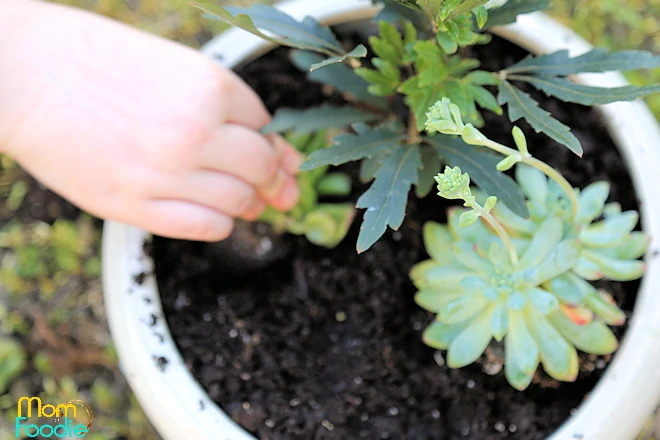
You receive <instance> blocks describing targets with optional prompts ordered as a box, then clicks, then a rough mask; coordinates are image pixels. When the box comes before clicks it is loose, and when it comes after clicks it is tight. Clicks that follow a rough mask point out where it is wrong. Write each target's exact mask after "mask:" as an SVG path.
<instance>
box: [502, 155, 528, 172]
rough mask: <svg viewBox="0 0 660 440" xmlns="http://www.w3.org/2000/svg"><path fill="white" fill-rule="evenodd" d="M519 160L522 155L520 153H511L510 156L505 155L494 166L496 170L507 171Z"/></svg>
mask: <svg viewBox="0 0 660 440" xmlns="http://www.w3.org/2000/svg"><path fill="white" fill-rule="evenodd" d="M521 160H522V157H521V156H520V155H516V154H513V155H511V156H507V157H505V158H504V159H502V160H501V161H500V162H498V163H497V166H496V168H497V170H498V171H508V170H510V169H511V168H513V167H514V166H515V165H516V164H517V163H518V162H520V161H521Z"/></svg>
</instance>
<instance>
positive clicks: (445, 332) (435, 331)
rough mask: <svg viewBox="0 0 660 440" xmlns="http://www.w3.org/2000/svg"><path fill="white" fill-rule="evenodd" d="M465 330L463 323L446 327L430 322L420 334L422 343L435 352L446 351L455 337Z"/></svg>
mask: <svg viewBox="0 0 660 440" xmlns="http://www.w3.org/2000/svg"><path fill="white" fill-rule="evenodd" d="M464 328H465V323H460V324H454V325H447V324H443V323H441V322H438V321H434V322H432V323H431V324H430V325H429V326H428V327H426V330H424V333H423V334H422V341H424V343H425V344H426V345H428V346H429V347H433V348H435V349H437V350H446V349H447V348H449V345H450V344H451V342H452V341H453V340H454V339H455V338H456V336H457V335H458V334H459V333H460V332H461V331H462V330H463V329H464Z"/></svg>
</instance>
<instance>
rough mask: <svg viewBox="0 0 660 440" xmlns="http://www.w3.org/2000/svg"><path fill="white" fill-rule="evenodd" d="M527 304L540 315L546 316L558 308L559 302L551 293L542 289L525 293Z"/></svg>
mask: <svg viewBox="0 0 660 440" xmlns="http://www.w3.org/2000/svg"><path fill="white" fill-rule="evenodd" d="M526 294H527V298H528V299H529V303H530V304H531V305H532V306H534V309H535V310H536V311H537V312H538V313H540V314H541V315H547V314H549V313H552V312H554V311H555V310H557V309H558V308H559V301H558V300H557V297H556V296H554V295H553V294H552V293H550V292H548V291H545V290H543V289H539V288H534V289H530V290H528V291H527V292H526Z"/></svg>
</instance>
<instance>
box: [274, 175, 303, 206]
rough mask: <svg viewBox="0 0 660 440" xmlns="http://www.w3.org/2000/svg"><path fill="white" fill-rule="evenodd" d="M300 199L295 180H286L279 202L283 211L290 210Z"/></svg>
mask: <svg viewBox="0 0 660 440" xmlns="http://www.w3.org/2000/svg"><path fill="white" fill-rule="evenodd" d="M299 197H300V190H299V189H298V185H296V182H295V180H293V179H287V182H286V184H285V185H284V188H283V189H282V192H281V193H280V197H279V198H280V200H281V203H282V208H283V209H285V210H286V209H291V208H293V207H294V206H296V204H297V203H298V198H299Z"/></svg>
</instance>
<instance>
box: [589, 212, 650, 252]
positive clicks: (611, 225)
mask: <svg viewBox="0 0 660 440" xmlns="http://www.w3.org/2000/svg"><path fill="white" fill-rule="evenodd" d="M638 220H639V214H638V213H637V211H626V212H623V213H621V214H619V215H616V216H613V217H608V218H606V219H605V220H601V221H599V222H596V223H592V224H590V225H588V226H586V227H585V228H583V229H582V230H581V231H580V235H579V239H580V241H581V242H582V243H583V244H584V245H585V246H587V247H591V248H610V247H614V246H617V245H619V244H622V243H623V242H624V241H625V240H626V239H627V238H628V235H629V233H630V232H631V231H632V230H633V228H634V227H635V225H636V224H637V221H638Z"/></svg>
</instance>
